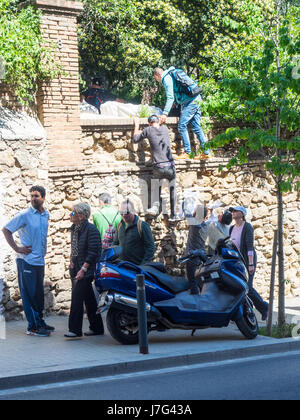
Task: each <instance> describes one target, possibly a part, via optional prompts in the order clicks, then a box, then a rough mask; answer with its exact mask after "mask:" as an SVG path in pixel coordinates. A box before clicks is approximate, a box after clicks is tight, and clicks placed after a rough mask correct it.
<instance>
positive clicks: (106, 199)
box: [93, 193, 122, 241]
mask: <svg viewBox="0 0 300 420" xmlns="http://www.w3.org/2000/svg"><path fill="white" fill-rule="evenodd" d="M111 201H112V200H111V196H110V195H109V194H107V193H103V194H100V196H99V207H100V210H99V211H98V212H97V213H95V214H94V215H93V223H94V225H95V226H96V227H97V229H98V230H99V232H100V236H101V240H102V241H103V239H104V237H105V233H106V232H107V229H108V228H109V226H110V225H112V226H113V228H114V230H115V231H116V230H117V227H118V225H119V223H120V222H121V221H122V216H121V214H120V213H119V211H118V210H116V209H115V208H114V207H113V206H112V205H111Z"/></svg>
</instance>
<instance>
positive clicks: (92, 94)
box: [85, 88, 116, 112]
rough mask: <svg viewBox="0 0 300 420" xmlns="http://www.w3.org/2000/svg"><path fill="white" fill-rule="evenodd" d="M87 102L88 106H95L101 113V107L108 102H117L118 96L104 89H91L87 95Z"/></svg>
mask: <svg viewBox="0 0 300 420" xmlns="http://www.w3.org/2000/svg"><path fill="white" fill-rule="evenodd" d="M85 100H86V102H87V103H88V104H90V105H93V106H95V107H96V108H97V109H98V111H99V112H100V108H101V105H102V104H104V103H105V102H108V101H115V100H116V96H115V95H113V94H112V93H110V92H107V91H106V90H104V89H100V88H99V89H96V88H90V89H89V90H88V91H87V92H86V93H85Z"/></svg>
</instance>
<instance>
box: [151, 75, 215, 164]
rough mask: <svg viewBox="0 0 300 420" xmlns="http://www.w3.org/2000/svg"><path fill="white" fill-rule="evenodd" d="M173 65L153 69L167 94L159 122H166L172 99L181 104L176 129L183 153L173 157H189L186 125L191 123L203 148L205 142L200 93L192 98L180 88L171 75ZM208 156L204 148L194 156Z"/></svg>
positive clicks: (198, 158) (197, 157)
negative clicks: (199, 153) (166, 68)
mask: <svg viewBox="0 0 300 420" xmlns="http://www.w3.org/2000/svg"><path fill="white" fill-rule="evenodd" d="M174 70H175V67H170V68H169V69H168V70H165V71H164V70H163V69H162V68H160V67H157V68H156V69H155V70H154V78H155V80H156V81H157V82H159V83H162V84H163V86H164V88H165V91H166V96H167V101H166V105H165V108H164V111H163V114H162V115H161V119H160V123H161V124H164V123H165V122H166V119H167V116H168V115H169V113H170V111H171V109H172V106H173V104H174V101H175V102H176V103H177V104H179V105H181V114H180V119H179V123H178V131H179V133H180V135H181V137H182V141H183V147H184V153H182V154H181V155H179V156H176V157H175V158H174V159H189V155H190V153H191V151H192V150H191V142H190V138H189V133H188V125H189V124H191V127H192V130H193V131H194V133H195V134H196V135H197V137H198V139H199V141H200V144H201V147H202V148H203V146H204V143H206V142H207V140H206V138H205V135H204V133H203V130H202V127H201V111H200V104H201V101H202V97H201V95H200V94H199V95H197V96H195V97H193V98H191V97H190V96H187V95H186V94H185V93H183V92H182V91H181V89H180V86H179V84H178V82H176V80H175V79H174V78H173V77H172V75H171V74H172V71H174ZM207 158H209V150H204V153H203V154H202V155H200V156H196V157H195V159H197V160H200V159H207Z"/></svg>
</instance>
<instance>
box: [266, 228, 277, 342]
mask: <svg viewBox="0 0 300 420" xmlns="http://www.w3.org/2000/svg"><path fill="white" fill-rule="evenodd" d="M277 248H278V230H275V231H274V241H273V254H272V272H271V282H270V298H269V315H268V324H267V334H268V336H269V337H271V336H272V327H273V309H274V294H275V279H276V266H277V264H276V262H277Z"/></svg>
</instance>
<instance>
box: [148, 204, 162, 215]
mask: <svg viewBox="0 0 300 420" xmlns="http://www.w3.org/2000/svg"><path fill="white" fill-rule="evenodd" d="M146 214H149V215H150V216H158V215H159V202H158V201H156V202H155V203H153V206H152V207H150V209H148V210H147V211H146Z"/></svg>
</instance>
